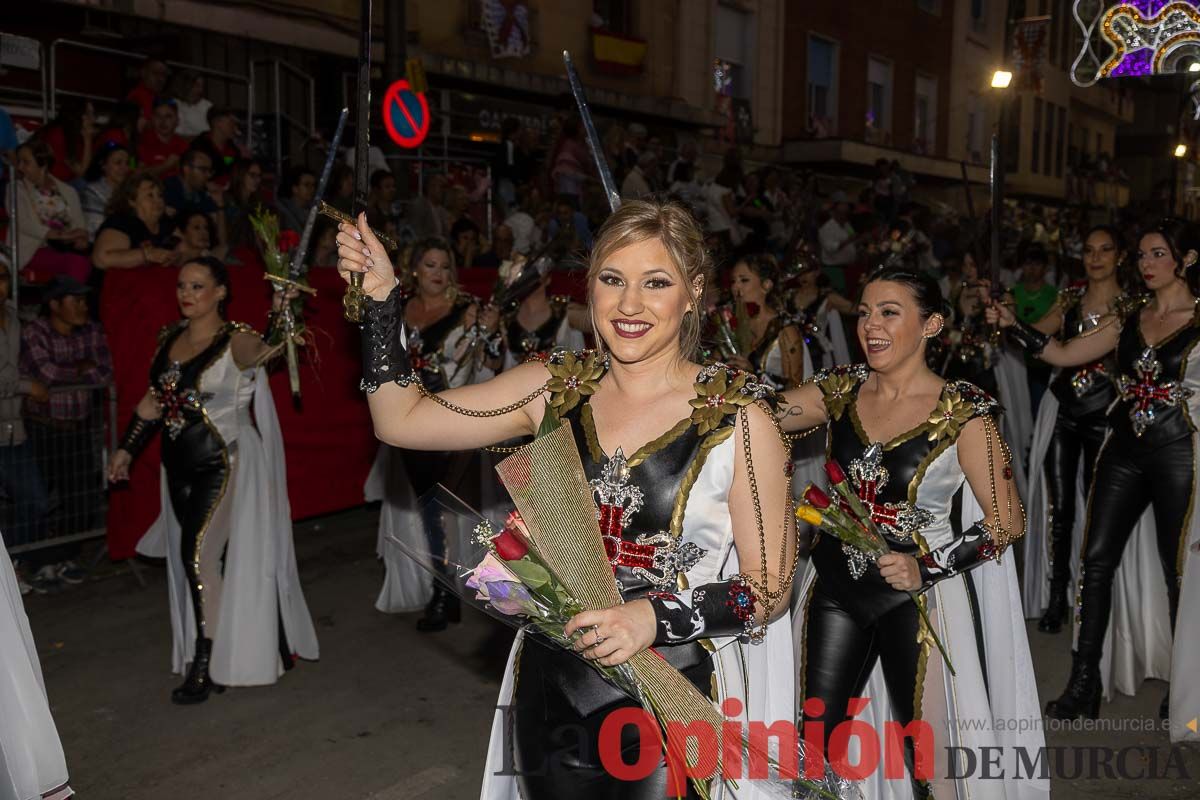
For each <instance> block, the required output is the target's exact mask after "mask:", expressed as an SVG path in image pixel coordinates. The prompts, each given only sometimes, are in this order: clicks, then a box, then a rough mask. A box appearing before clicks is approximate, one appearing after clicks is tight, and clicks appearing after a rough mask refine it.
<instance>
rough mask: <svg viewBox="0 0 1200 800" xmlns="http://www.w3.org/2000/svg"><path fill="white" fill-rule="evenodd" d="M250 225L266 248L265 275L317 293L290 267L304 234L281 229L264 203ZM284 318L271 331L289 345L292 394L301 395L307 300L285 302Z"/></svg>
mask: <svg viewBox="0 0 1200 800" xmlns="http://www.w3.org/2000/svg"><path fill="white" fill-rule="evenodd" d="M250 226H251V227H252V228H253V229H254V234H255V237H256V238H257V239H258V246H259V250H261V251H262V257H263V264H264V265H265V266H266V274H265V275H263V278H264V279H266V280H268V281H270V282H271V283H272V284H274V286H275V288H276V290H277V291H286V290H288V289H296V290H298V291H300V292H305V293H308V294H316V292H315V291H313V289H312V288H311V287H310V286H309V285H308V283H307V282H306V281H305V280H304V279H303V278H300V277H299V276H293V275H292V273H291V271H290V269H291V265H290V260H289V258H288V254H289V253H290V252H291V251H292V250H295V249H296V248H297V247H299V246H300V234H298V233H296V232H295V231H293V230H284V231H281V230H280V229H279V217H277V216H276V215H275V214H273V213H271V212H270V211H266V210H264V209H263V207H262V206H259V207H258V208H257V209H255V211H254V213H253V214H251V215H250ZM278 313H279V315H280V320H279V321H280V322H281V323H282V324H279V325H274V326H272V328H271V331H270V332H269V336H270V339H271V341H270V344H272V345H280V344H282V345H283V346H284V347H285V348H286V355H287V365H288V380H289V382H290V383H291V388H292V395H293V396H295V397H297V398H298V397H299V396H300V367H299V358H298V355H297V353H296V342H297V340H302V339H303V337H304V333H305V327H304V301H303V300H302V299H301V298H299V297H297V298H296V299H295V300H292V301H291V302H290V303H285V304H284V306H283V308H281V309H280V310H279V312H278Z"/></svg>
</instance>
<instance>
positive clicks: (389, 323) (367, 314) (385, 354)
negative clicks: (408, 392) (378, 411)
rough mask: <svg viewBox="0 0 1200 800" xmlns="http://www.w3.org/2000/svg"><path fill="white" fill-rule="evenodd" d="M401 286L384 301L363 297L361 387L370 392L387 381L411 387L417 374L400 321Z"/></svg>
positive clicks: (402, 324) (393, 290)
mask: <svg viewBox="0 0 1200 800" xmlns="http://www.w3.org/2000/svg"><path fill="white" fill-rule="evenodd" d="M399 294H400V290H399V286H397V288H395V289H392V291H391V294H389V295H388V296H387V298H386V299H385V300H382V301H379V300H374V299H372V298H370V297H367V298H364V302H363V322H362V358H363V376H362V383H361V387H362V390H363V391H365V392H366V393H367V394H371V393H372V392H374V391H376V390H377V389H378V388H379V387H380V386H382V385H383V384H385V383H397V384H399V385H401V386H408V385H409V384H411V383H413V382H415V381H416V380H418V379H417V377H416V376H415V375H414V373H413V369H412V360H411V359H410V358H409V354H408V347H407V342H406V338H405V335H404V323H403V322H401V320H400V303H399Z"/></svg>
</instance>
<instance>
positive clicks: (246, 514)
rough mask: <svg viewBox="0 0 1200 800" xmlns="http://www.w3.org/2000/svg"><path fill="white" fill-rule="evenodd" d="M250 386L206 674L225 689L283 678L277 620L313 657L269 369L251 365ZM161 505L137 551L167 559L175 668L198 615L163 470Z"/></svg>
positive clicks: (183, 660) (295, 646)
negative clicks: (250, 406)
mask: <svg viewBox="0 0 1200 800" xmlns="http://www.w3.org/2000/svg"><path fill="white" fill-rule="evenodd" d="M254 383H255V387H254V418H255V421H256V423H257V428H258V429H257V431H255V429H254V428H243V429H242V430H241V431H240V432H239V436H238V441H237V452H236V454H234V455H233V457H232V458H231V462H232V464H233V466H232V475H231V481H232V486H231V489H232V491H229V492H227V493H226V495H225V497H224V498H223V499H222V501H221V502H222V503H232V507H231V509H230V512H231V513H230V516H229V519H230V520H231V522H230V524H231V525H232V529H231V531H230V535H229V546H228V550H227V551H226V556H225V575H224V585H223V587H222V595H221V605H220V618H219V619H218V620H217V627H216V638H215V639H214V641H213V653H212V661H211V663H210V665H209V672H210V674H211V675H212V679H213V681H215V682H216V683H218V684H220V685H223V686H265V685H268V684H273V683H275V681H276V680H278V679H279V676H280V675H282V674H283V660H282V659H281V658H280V655H279V621H280V619H282V620H283V628H284V633H285V634H286V636H287V642H288V645H289V646H290V647H291V650H292V652H293V653H294V654H296V655H298V656H299V657H300V658H303V659H306V660H310V661H315V660H316V659H317V658H318V657H319V656H320V652H319V649H318V646H317V634H316V630H315V629H314V628H313V623H312V617H311V616H310V615H309V612H308V605H307V604H306V603H305V600H304V593H303V591H302V590H301V588H300V575H299V572H298V570H297V568H296V551H295V547H294V544H293V542H292V512H291V504H290V503H289V502H288V495H287V471H286V467H285V465H284V452H283V436H282V434H281V432H280V429H279V418H278V417H277V416H276V414H275V403H274V401H273V400H272V398H271V388H270V385H269V383H268V380H267V373H266V370H264V369H261V368H260V369H259V370H258V372H257V374H256V377H255V382H254ZM160 502H161V504H162V507H161V512H160V513H159V516H158V519H157V520H156V521H155V523H154V524H153V525H152V526H151V527H150V529H149V530H148V531H147V532H146V535H145V536H143V537H142V539H141V541H139V542H138V545H137V551H138V552H139V553H141V554H142V555H146V556H151V557H154V558H166V560H167V592H168V595H169V600H170V608H171V633H172V638H173V640H174V647H173V649H172V655H171V667H172V670H173V671H174V672H178V673H182V672H184V670H185V668H186V666H187V664H188V663H189V662H190V661H191V660H192V656H193V654H194V652H195V645H196V618H195V615H194V614H193V613H192V596H191V592H190V591H189V589H188V582H187V577H186V576H185V575H184V572H183V564H182V562H181V561H180V559H179V550H180V528H179V521H178V520H177V519H176V518H175V512H174V510H173V509H172V508H171V499H170V496H169V494H168V492H167V479H166V471H165V470H163V474H162V480H161V492H160Z"/></svg>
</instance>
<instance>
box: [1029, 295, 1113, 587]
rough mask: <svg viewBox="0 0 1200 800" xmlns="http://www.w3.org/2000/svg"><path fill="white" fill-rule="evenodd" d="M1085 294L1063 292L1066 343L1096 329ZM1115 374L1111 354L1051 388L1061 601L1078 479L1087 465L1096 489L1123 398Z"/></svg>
mask: <svg viewBox="0 0 1200 800" xmlns="http://www.w3.org/2000/svg"><path fill="white" fill-rule="evenodd" d="M1085 290H1086V287H1085V286H1077V287H1069V288H1067V289H1063V290H1062V291H1061V292H1059V296H1058V303H1059V306H1060V307H1061V308H1062V311H1063V322H1062V330H1061V337H1060V340H1061V341H1063V342H1067V341H1069V340H1071V339H1073V338H1075V337H1076V336H1079V335H1081V334H1083V333H1086V332H1087V331H1088V330H1090V329H1092V328H1094V327H1095V326H1096V321H1095V320H1089V319H1086V318H1085V317H1084V314H1083V308H1082V300H1083V295H1084V292H1085ZM1118 302H1119V301H1118ZM1115 374H1116V358H1115V355H1112V354H1110V355H1109V356H1107V357H1106V358H1104V359H1103V360H1101V361H1097V362H1095V363H1093V364H1086V365H1084V366H1081V367H1069V368H1066V369H1062V370H1060V371H1059V373H1058V375H1057V377H1055V378H1054V380H1053V381H1052V382H1051V383H1050V391H1051V392H1053V393H1054V397H1055V399H1057V400H1058V416H1057V417H1056V418H1055V420H1054V433H1053V435H1052V436H1051V438H1050V446H1049V448H1048V450H1047V451H1046V460H1045V462H1044V468H1045V470H1046V487H1047V490H1048V491H1047V495H1048V499H1049V502H1050V508H1051V513H1050V525H1049V531H1048V533H1049V537H1050V542H1049V545H1050V547H1049V549H1050V582H1051V594H1052V595H1053V594H1058V596H1059V597H1062V596H1063V595H1064V594H1066V592H1067V586H1068V585H1069V584H1070V582H1071V532H1072V531H1073V530H1074V528H1075V517H1076V514H1078V513H1079V510H1078V509H1076V507H1075V480H1076V476H1077V475H1078V474H1079V468H1080V467H1081V466H1082V467H1083V480H1084V483H1083V485H1084V487H1090V486H1091V485H1092V475H1093V470H1094V468H1095V465H1096V456H1097V455H1098V454H1099V453H1100V446H1101V444H1103V442H1104V434H1105V432H1106V431H1107V430H1108V420H1107V418H1106V411H1107V409H1108V407H1109V405H1111V404H1112V401H1113V400H1115V399H1116V397H1117V389H1116V385H1115V383H1114V376H1115Z"/></svg>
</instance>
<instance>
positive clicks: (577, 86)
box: [563, 50, 621, 211]
mask: <svg viewBox="0 0 1200 800" xmlns="http://www.w3.org/2000/svg"><path fill="white" fill-rule="evenodd" d="M563 63H564V64H566V67H567V82H568V83H570V84H571V94H573V95H575V104H576V105H577V106H579V117H580V119H581V120H582V121H583V132H584V134H585V135H586V136H587V143H588V149H589V150H591V151H592V160H593V161H595V162H596V174H597V175H599V176H600V185H601V186H603V187H604V196H605V197H606V198H608V207H609V209H610V210H612V211H616V210H617V209H618V208H620V207H621V194H620V192H618V191H617V184H616V182H615V181H614V180H613V176H612V171H611V170H610V169H609V168H608V160H607V159H605V157H604V149H603V148H602V147H601V142H600V136H599V135H598V134H597V133H596V123H595V122H593V121H592V112H591V110H590V109H589V108H588V104H587V97H586V96H585V95H584V93H583V83H582V82H581V81H580V80H579V72H578V71H576V69H575V62H574V61H572V60H571V53H570V52H569V51H567V50H563Z"/></svg>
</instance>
